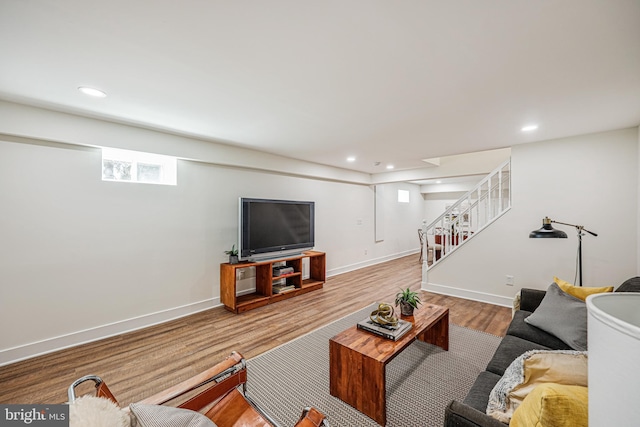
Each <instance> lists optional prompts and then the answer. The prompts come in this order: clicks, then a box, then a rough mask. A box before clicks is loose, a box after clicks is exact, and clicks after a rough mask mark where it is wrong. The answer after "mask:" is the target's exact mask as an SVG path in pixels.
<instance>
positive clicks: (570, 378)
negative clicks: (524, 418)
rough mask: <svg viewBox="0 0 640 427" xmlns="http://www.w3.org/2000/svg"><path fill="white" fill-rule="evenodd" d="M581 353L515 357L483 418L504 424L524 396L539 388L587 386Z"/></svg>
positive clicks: (535, 352)
mask: <svg viewBox="0 0 640 427" xmlns="http://www.w3.org/2000/svg"><path fill="white" fill-rule="evenodd" d="M587 376H588V359H587V352H585V351H572V350H530V351H527V352H526V353H524V354H522V355H521V356H518V357H517V358H516V359H515V360H514V361H513V362H511V365H509V367H508V368H507V369H506V370H505V372H504V375H503V376H502V378H501V379H500V380H499V381H498V382H497V383H496V385H495V386H494V388H493V390H491V393H490V394H489V403H488V405H487V410H486V414H487V415H489V416H491V417H493V418H495V419H497V420H498V421H501V422H503V423H508V422H509V419H510V418H511V417H512V416H513V414H514V413H515V411H517V408H518V407H519V406H520V405H522V403H523V402H524V401H525V400H526V399H527V397H528V395H529V394H531V392H533V390H535V389H537V388H538V387H539V386H540V385H541V384H558V385H571V386H583V387H586V386H587V381H588V378H587Z"/></svg>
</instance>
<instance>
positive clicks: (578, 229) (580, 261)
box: [551, 220, 598, 286]
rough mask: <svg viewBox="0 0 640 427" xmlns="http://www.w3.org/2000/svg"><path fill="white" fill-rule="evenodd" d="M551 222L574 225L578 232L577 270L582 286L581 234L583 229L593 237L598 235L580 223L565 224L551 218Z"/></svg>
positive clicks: (582, 234)
mask: <svg viewBox="0 0 640 427" xmlns="http://www.w3.org/2000/svg"><path fill="white" fill-rule="evenodd" d="M551 222H555V223H556V224H562V225H568V226H570V227H575V228H576V231H577V232H578V272H579V273H578V274H579V275H580V286H582V236H584V233H583V231H586V232H587V233H589V234H591V235H592V236H595V237H598V235H597V234H596V233H594V232H593V231H589V230H587V229H586V228H584V226H582V225H575V224H567V223H566V222H560V221H554V220H551Z"/></svg>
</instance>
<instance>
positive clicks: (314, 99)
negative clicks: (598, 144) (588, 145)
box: [0, 0, 640, 173]
mask: <svg viewBox="0 0 640 427" xmlns="http://www.w3.org/2000/svg"><path fill="white" fill-rule="evenodd" d="M0 59H1V61H2V64H1V65H0V98H2V99H6V100H10V101H17V102H22V103H25V104H31V105H36V106H44V107H47V108H52V109H56V110H61V111H67V112H74V113H79V114H83V115H87V116H91V117H99V118H105V119H107V120H112V121H117V122H123V123H131V124H137V125H141V126H144V127H149V128H154V129H161V130H166V131H170V132H173V133H178V134H185V135H191V136H196V137H199V138H204V139H208V140H212V141H217V142H223V143H228V144H234V145H240V146H244V147H251V148H255V149H258V150H262V151H266V152H270V153H276V154H280V155H283V156H287V157H292V158H297V159H303V160H308V161H312V162H318V163H322V164H327V165H333V166H337V167H342V168H347V169H353V170H358V171H362V172H368V173H376V172H384V171H385V166H386V165H387V164H394V165H395V167H396V170H402V169H411V168H419V167H424V166H425V165H426V164H425V163H423V162H422V161H421V159H424V158H433V157H440V156H446V155H453V154H461V153H468V152H474V151H481V150H488V149H493V148H500V147H507V146H511V145H514V144H520V143H524V142H530V141H536V140H544V139H552V138H559V137H564V136H571V135H577V134H585V133H592V132H598V131H604V130H610V129H620V128H625V127H631V126H638V125H639V124H640V1H638V0H536V1H531V0H509V1H505V0H481V1H479V0H466V1H459V0H452V1H441V0H422V1H420V0H415V1H408V0H398V1H388V0H384V1H381V0H348V1H345V0H342V1H326V0H325V1H312V0H309V1H299V0H298V1H296V0H289V1H285V0H271V1H241V0H233V1H231V0H228V1H214V0H183V1H175V0H154V1H151V0H146V1H144V0H138V1H132V0H110V1H100V2H95V1H86V0H40V1H25V0H0ZM81 85H86V86H92V87H96V88H99V89H102V90H104V91H105V92H107V94H108V96H107V97H106V98H102V99H97V98H90V97H87V96H86V95H83V94H81V93H80V92H78V91H77V90H76V88H77V87H78V86H81ZM530 123H538V124H539V126H540V128H539V129H538V130H537V131H536V132H534V133H529V134H524V133H522V132H521V131H520V128H521V127H522V126H524V125H526V124H530ZM347 156H356V157H357V160H356V162H353V163H347V162H346V161H345V159H346V157H347ZM374 162H380V165H379V166H374V165H373V164H374Z"/></svg>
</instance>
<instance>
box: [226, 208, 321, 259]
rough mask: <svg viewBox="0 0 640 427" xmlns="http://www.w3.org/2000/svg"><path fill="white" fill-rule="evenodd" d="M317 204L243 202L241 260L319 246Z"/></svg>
mask: <svg viewBox="0 0 640 427" xmlns="http://www.w3.org/2000/svg"><path fill="white" fill-rule="evenodd" d="M314 208H315V204H314V202H305V201H293V200H270V199H250V198H241V199H240V227H239V232H240V236H239V237H240V238H239V241H240V258H242V259H254V260H255V259H265V258H277V257H278V256H285V255H291V254H295V253H300V252H302V251H304V250H307V249H311V248H313V246H314V245H315V230H314V228H315V227H314V225H315V224H314Z"/></svg>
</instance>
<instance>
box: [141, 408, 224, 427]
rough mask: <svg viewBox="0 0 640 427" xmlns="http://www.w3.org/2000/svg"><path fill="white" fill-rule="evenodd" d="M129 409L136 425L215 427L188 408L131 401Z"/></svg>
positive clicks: (211, 422)
mask: <svg viewBox="0 0 640 427" xmlns="http://www.w3.org/2000/svg"><path fill="white" fill-rule="evenodd" d="M129 409H130V410H131V413H132V414H133V415H135V418H136V421H137V427H216V425H215V423H214V422H213V421H211V420H210V419H209V418H207V417H205V416H204V415H202V414H201V413H199V412H195V411H190V410H188V409H180V408H173V407H171V406H161V405H143V404H139V403H132V404H131V405H129ZM134 425H135V424H134Z"/></svg>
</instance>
